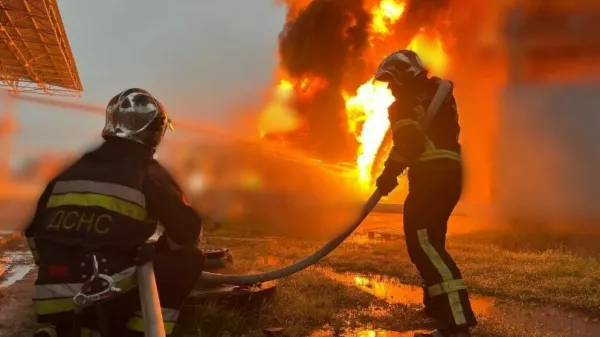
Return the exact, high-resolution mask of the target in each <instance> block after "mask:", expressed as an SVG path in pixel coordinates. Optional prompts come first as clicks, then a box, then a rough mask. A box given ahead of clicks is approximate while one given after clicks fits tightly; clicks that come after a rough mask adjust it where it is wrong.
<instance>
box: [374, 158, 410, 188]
mask: <svg viewBox="0 0 600 337" xmlns="http://www.w3.org/2000/svg"><path fill="white" fill-rule="evenodd" d="M405 169H406V166H405V165H397V164H395V163H392V162H388V163H386V164H385V168H384V169H383V172H381V174H380V175H379V177H378V178H377V180H376V182H375V185H376V186H377V188H378V189H379V192H381V195H383V196H387V195H388V194H390V193H391V192H392V191H393V190H394V189H395V188H396V187H398V176H399V175H400V174H402V172H403V171H404V170H405Z"/></svg>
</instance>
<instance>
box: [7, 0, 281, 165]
mask: <svg viewBox="0 0 600 337" xmlns="http://www.w3.org/2000/svg"><path fill="white" fill-rule="evenodd" d="M169 4H171V5H169ZM58 5H59V9H60V12H61V15H62V18H63V22H64V25H65V30H66V32H67V35H68V39H69V43H70V45H71V50H72V52H73V55H74V57H75V61H76V64H77V68H78V71H79V75H80V78H81V81H82V83H83V89H84V90H83V93H82V97H81V98H70V99H71V100H74V101H77V102H81V103H91V104H95V105H98V106H105V105H106V103H107V102H108V100H110V98H111V97H112V96H114V95H116V94H117V93H119V92H120V91H121V90H123V89H126V88H130V87H141V88H144V89H146V90H148V91H150V93H152V94H153V95H154V96H156V97H157V98H158V99H159V100H160V101H161V102H162V103H163V104H164V105H165V106H166V107H167V109H168V110H169V113H170V114H171V117H172V118H173V119H174V124H175V126H176V125H177V118H178V117H180V118H185V119H191V118H197V119H202V120H209V121H212V122H216V123H222V124H223V123H226V122H227V120H228V114H227V113H228V108H230V107H231V106H232V105H240V104H246V103H247V104H252V103H256V100H257V99H258V98H259V97H260V96H261V95H263V94H264V91H265V89H266V88H267V86H268V84H269V83H270V81H271V80H272V76H273V70H274V68H275V64H276V58H277V35H278V34H279V32H280V31H281V28H282V27H283V23H284V18H285V9H284V8H282V7H278V6H277V5H276V4H275V0H252V1H249V0H219V1H208V0H201V1H198V0H177V1H172V2H171V3H169V2H168V1H163V0H161V1H157V0H127V1H122V0H102V1H92V0H58ZM15 111H16V112H17V118H18V123H19V127H20V129H21V131H20V132H18V133H17V134H16V137H15V139H14V149H15V152H14V154H15V155H16V156H17V159H18V157H19V156H21V157H22V156H23V155H25V154H28V155H30V154H31V153H35V152H36V151H38V150H41V151H48V150H51V151H57V150H58V151H69V152H72V151H81V150H83V149H84V148H87V147H90V146H92V145H93V144H96V143H97V142H99V140H100V136H99V133H100V131H101V129H102V127H103V126H104V119H103V116H102V115H98V116H94V115H91V114H89V113H84V112H78V111H74V110H67V109H57V108H51V107H47V106H43V105H36V104H31V103H23V102H19V103H17V104H16V105H15ZM32 151H33V152H32ZM14 157H15V156H13V160H14V159H15V158H14Z"/></svg>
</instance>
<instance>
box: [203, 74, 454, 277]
mask: <svg viewBox="0 0 600 337" xmlns="http://www.w3.org/2000/svg"><path fill="white" fill-rule="evenodd" d="M452 88H453V84H452V82H450V81H439V83H438V89H437V91H436V93H435V95H434V97H433V98H432V100H431V103H430V104H429V107H428V108H427V111H426V113H425V116H423V118H422V120H421V123H420V124H421V129H422V130H423V131H426V130H427V129H428V128H429V125H430V124H431V122H432V121H433V119H434V117H435V116H436V114H437V112H438V110H439V109H440V107H441V105H442V103H443V102H444V100H445V99H446V97H447V95H448V94H449V93H450V92H451V91H452ZM381 197H382V195H381V192H379V190H375V192H373V194H372V195H371V197H370V198H369V200H367V202H366V203H365V206H364V208H363V209H362V212H361V213H360V215H359V216H358V218H357V219H356V221H354V222H352V224H351V225H350V226H348V228H347V229H346V230H344V231H343V232H342V233H340V234H339V235H338V236H336V237H335V238H333V239H332V240H331V241H329V242H328V243H327V244H326V245H325V246H323V247H321V249H319V250H317V251H316V252H315V253H314V254H312V255H310V256H308V257H306V258H305V259H303V260H300V261H298V262H296V263H294V264H292V265H289V266H287V267H285V268H281V269H277V270H273V271H269V272H265V273H258V274H250V275H227V274H217V273H209V272H203V273H202V275H201V276H200V280H201V281H203V282H210V283H221V284H231V285H251V284H256V283H262V282H267V281H272V280H277V279H280V278H283V277H286V276H290V275H292V274H295V273H297V272H299V271H301V270H303V269H306V268H308V267H310V266H312V265H313V264H315V263H317V262H318V261H319V260H320V259H322V258H324V257H325V256H327V254H329V253H331V251H333V250H334V249H336V248H337V247H338V246H339V245H340V244H341V243H342V242H344V240H346V238H348V237H349V236H350V234H352V232H354V230H355V229H356V228H357V227H358V226H359V225H360V224H361V223H362V222H363V220H365V218H366V217H367V215H369V213H371V211H372V210H373V208H375V206H376V205H377V203H378V202H379V200H380V199H381Z"/></svg>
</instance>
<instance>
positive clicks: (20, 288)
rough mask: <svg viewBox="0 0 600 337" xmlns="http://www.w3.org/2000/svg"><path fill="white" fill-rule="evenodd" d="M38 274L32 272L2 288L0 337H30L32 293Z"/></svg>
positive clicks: (0, 290)
mask: <svg viewBox="0 0 600 337" xmlns="http://www.w3.org/2000/svg"><path fill="white" fill-rule="evenodd" d="M36 274H37V272H36V271H35V270H30V271H29V272H28V273H27V274H26V275H25V276H24V277H23V278H21V279H20V280H15V282H14V283H13V284H12V285H10V286H8V287H0V336H14V337H21V336H23V337H25V336H27V337H30V336H31V331H30V330H29V329H28V325H30V323H31V322H33V320H34V317H33V313H32V311H31V305H32V304H31V292H32V291H33V283H34V282H35V278H36Z"/></svg>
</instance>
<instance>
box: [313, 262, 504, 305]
mask: <svg viewBox="0 0 600 337" xmlns="http://www.w3.org/2000/svg"><path fill="white" fill-rule="evenodd" d="M319 269H320V272H322V273H323V274H324V275H326V276H327V277H329V278H331V279H334V280H336V281H338V282H340V283H343V284H347V285H354V286H356V287H359V288H361V289H362V290H363V291H365V292H367V293H369V294H371V295H374V296H376V297H377V298H380V299H382V300H385V301H386V302H388V303H402V304H416V305H421V304H422V303H423V292H422V290H421V288H420V287H416V286H413V285H407V284H402V283H400V282H398V281H396V280H395V279H393V278H389V277H384V276H367V275H361V274H340V273H336V272H333V271H332V270H329V269H325V268H319ZM470 297H471V305H472V306H473V310H474V311H475V312H476V313H478V314H486V315H489V314H491V313H493V311H494V303H495V299H494V298H493V297H483V296H473V295H470Z"/></svg>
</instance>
